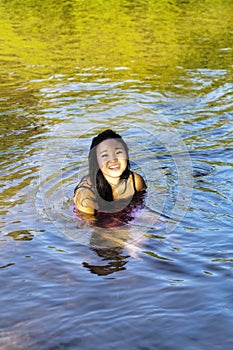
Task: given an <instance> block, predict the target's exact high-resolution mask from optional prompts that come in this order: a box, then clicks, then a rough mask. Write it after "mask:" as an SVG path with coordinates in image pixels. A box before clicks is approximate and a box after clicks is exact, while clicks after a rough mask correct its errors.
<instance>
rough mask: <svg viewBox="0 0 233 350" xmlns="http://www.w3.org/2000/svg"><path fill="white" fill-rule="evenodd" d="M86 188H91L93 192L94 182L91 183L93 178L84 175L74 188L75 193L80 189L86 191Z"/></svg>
mask: <svg viewBox="0 0 233 350" xmlns="http://www.w3.org/2000/svg"><path fill="white" fill-rule="evenodd" d="M85 190H89V191H92V192H93V188H92V184H91V179H90V177H89V176H84V177H83V178H82V179H81V180H80V182H79V184H78V185H77V186H76V187H75V189H74V195H75V194H76V192H80V191H82V192H83V191H85Z"/></svg>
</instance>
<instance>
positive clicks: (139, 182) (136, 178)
mask: <svg viewBox="0 0 233 350" xmlns="http://www.w3.org/2000/svg"><path fill="white" fill-rule="evenodd" d="M131 174H132V180H133V182H134V186H135V189H136V190H137V191H145V190H146V188H147V186H146V183H145V180H144V179H143V177H142V176H141V175H139V174H138V173H135V172H132V173H131Z"/></svg>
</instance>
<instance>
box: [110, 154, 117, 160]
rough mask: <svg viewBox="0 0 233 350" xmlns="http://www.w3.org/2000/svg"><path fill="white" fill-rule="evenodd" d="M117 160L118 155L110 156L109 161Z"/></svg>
mask: <svg viewBox="0 0 233 350" xmlns="http://www.w3.org/2000/svg"><path fill="white" fill-rule="evenodd" d="M116 160H117V156H116V155H115V154H111V155H110V158H109V161H110V162H115V161H116Z"/></svg>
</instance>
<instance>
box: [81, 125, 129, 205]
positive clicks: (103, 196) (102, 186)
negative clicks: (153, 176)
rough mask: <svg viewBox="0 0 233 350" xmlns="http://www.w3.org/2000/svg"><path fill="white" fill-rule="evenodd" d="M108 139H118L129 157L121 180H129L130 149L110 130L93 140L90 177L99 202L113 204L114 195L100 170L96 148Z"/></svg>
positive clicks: (90, 156)
mask: <svg viewBox="0 0 233 350" xmlns="http://www.w3.org/2000/svg"><path fill="white" fill-rule="evenodd" d="M107 139H117V140H118V141H119V142H120V143H121V144H122V146H123V147H124V150H125V152H126V155H127V166H126V168H125V170H124V171H123V173H122V174H121V176H120V180H122V181H123V180H127V179H128V177H129V175H130V163H129V155H128V147H127V145H126V143H125V141H124V140H123V139H122V137H121V136H120V135H119V134H117V133H115V132H114V131H112V130H110V129H108V130H105V131H103V132H102V133H100V134H99V135H97V136H96V137H94V138H93V140H92V143H91V147H90V152H89V157H88V159H89V176H90V179H91V182H92V185H93V187H94V189H95V192H96V197H97V201H98V202H103V200H104V201H107V202H111V201H113V193H112V188H111V186H110V184H109V183H108V181H107V180H106V179H105V177H104V175H103V173H102V171H101V170H100V168H99V165H98V160H97V154H96V148H97V145H98V144H99V143H101V142H103V141H105V140H107Z"/></svg>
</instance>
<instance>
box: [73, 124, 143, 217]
mask: <svg viewBox="0 0 233 350" xmlns="http://www.w3.org/2000/svg"><path fill="white" fill-rule="evenodd" d="M145 189H146V184H145V182H144V180H143V178H142V177H141V176H140V175H139V174H137V173H134V172H132V171H131V170H130V163H129V156H128V147H127V145H126V143H125V142H124V140H123V139H122V137H121V136H120V135H119V134H117V133H115V132H114V131H112V130H105V131H104V132H102V133H101V134H99V135H98V136H96V137H94V139H93V140H92V144H91V147H90V152H89V175H87V176H85V177H84V178H83V179H82V180H81V182H80V183H79V185H78V186H77V187H76V188H75V191H74V198H73V200H74V203H75V207H76V209H77V210H78V211H79V212H80V213H83V214H90V215H96V214H97V213H98V212H105V213H106V212H107V213H116V212H119V211H122V210H123V209H125V208H126V207H127V206H128V205H130V203H131V201H132V199H133V198H134V197H135V196H136V195H137V194H140V193H143V191H144V190H145Z"/></svg>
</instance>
